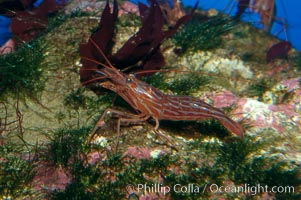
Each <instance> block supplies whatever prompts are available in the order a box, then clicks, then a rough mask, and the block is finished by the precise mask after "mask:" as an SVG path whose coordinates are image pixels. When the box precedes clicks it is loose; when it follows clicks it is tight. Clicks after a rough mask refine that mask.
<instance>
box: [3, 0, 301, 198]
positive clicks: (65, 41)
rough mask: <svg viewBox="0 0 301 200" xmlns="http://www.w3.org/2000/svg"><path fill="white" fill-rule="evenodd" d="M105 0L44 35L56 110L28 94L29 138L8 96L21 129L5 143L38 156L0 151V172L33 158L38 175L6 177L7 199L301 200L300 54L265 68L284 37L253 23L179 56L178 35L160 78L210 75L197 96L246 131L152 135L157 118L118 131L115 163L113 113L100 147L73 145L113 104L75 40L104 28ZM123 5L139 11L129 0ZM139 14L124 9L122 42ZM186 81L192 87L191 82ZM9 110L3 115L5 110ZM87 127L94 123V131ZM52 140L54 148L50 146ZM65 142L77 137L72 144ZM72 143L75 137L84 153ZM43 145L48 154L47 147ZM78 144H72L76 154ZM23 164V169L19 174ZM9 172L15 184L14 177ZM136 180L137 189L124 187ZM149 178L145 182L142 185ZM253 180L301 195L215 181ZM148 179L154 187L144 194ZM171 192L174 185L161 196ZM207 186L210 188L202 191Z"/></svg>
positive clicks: (184, 126)
mask: <svg viewBox="0 0 301 200" xmlns="http://www.w3.org/2000/svg"><path fill="white" fill-rule="evenodd" d="M103 5H104V2H93V1H89V2H86V1H84V2H81V3H80V4H79V3H78V2H77V1H74V2H71V3H70V4H69V5H68V6H67V7H66V8H65V9H64V10H62V11H61V12H60V13H59V14H60V15H67V14H68V13H70V12H71V11H72V10H74V9H75V8H76V9H77V10H83V11H85V12H87V11H89V12H95V14H93V16H92V15H87V16H85V15H78V16H75V17H71V18H68V19H67V20H66V21H65V22H63V23H62V24H61V25H59V26H57V27H55V28H53V30H51V31H49V32H47V33H45V34H44V35H42V36H41V38H39V39H40V40H41V41H43V46H44V50H43V51H44V52H43V55H44V56H45V59H44V60H43V62H42V64H41V65H42V68H43V75H42V76H43V79H44V80H45V89H44V90H43V91H41V93H40V94H39V95H38V100H39V102H40V104H42V105H44V106H46V107H47V108H48V109H45V108H43V107H42V106H41V105H39V104H37V103H36V102H34V101H33V100H31V99H30V98H28V99H26V100H25V101H24V100H22V101H20V102H19V110H20V112H21V113H22V116H23V120H22V123H21V124H22V128H23V138H22V141H21V140H20V138H19V137H17V135H18V134H19V132H18V129H17V130H13V129H15V127H18V125H19V124H18V123H15V122H14V121H15V120H16V119H17V116H16V112H15V111H16V109H15V108H16V99H13V98H10V97H7V99H6V102H5V105H6V106H7V112H8V113H7V116H8V118H7V120H8V121H9V122H12V123H10V124H9V125H8V127H6V128H7V129H8V130H12V131H3V132H1V134H2V137H3V139H2V140H3V142H4V144H3V145H4V146H5V145H11V144H12V143H11V142H13V144H14V145H20V146H22V145H24V141H25V142H26V144H27V145H26V146H27V147H28V148H29V149H30V152H31V155H34V154H37V155H39V156H36V157H35V159H32V160H31V159H29V158H28V156H26V153H24V152H23V151H22V153H20V152H14V151H12V152H11V153H7V154H6V155H5V156H3V155H2V154H1V155H2V156H3V158H1V165H2V167H1V169H0V170H1V173H0V176H2V174H5V173H8V174H10V173H11V172H10V171H9V170H7V168H6V167H5V166H6V165H5V164H7V163H8V162H9V161H10V160H9V159H8V157H7V155H9V156H10V158H12V157H14V156H16V157H17V158H19V159H20V158H21V160H24V159H25V160H26V159H28V162H29V163H34V167H33V171H34V172H37V173H36V175H34V176H33V177H32V179H30V181H24V182H20V183H19V185H17V186H15V187H16V188H18V189H17V191H15V190H14V187H12V186H8V184H7V183H1V184H2V185H1V187H2V186H3V187H2V188H4V189H1V187H0V189H1V191H2V193H3V194H2V198H4V199H8V198H9V197H11V198H12V199H15V198H17V199H18V198H19V199H35V198H40V199H51V198H53V199H68V198H69V199H82V198H86V199H102V198H103V199H108V196H109V195H111V196H112V199H138V198H139V199H273V198H276V199H298V198H299V197H300V196H298V194H299V195H300V193H298V192H300V173H299V172H300V164H301V149H300V148H301V141H300V132H301V86H300V78H301V76H300V74H301V71H300V70H301V66H300V61H299V62H298V59H297V56H298V53H297V52H296V51H295V50H292V52H291V53H290V55H289V58H288V59H287V60H286V59H279V60H275V61H274V62H272V63H269V64H267V63H266V60H265V56H266V53H267V50H268V49H269V48H270V47H271V46H272V45H273V44H275V43H277V42H278V40H277V39H276V38H274V37H272V36H269V35H268V34H267V33H265V32H263V31H261V30H258V29H255V28H253V27H252V26H250V25H248V24H245V23H242V24H239V25H237V26H235V28H233V30H231V32H229V33H227V34H224V35H223V36H222V43H221V44H220V45H218V46H217V47H216V48H214V49H211V50H206V51H205V50H187V51H186V52H185V53H182V54H177V53H175V51H174V49H175V48H178V47H176V46H175V44H174V43H173V40H171V39H169V40H166V41H165V42H164V43H163V44H162V46H161V48H162V49H163V50H162V52H163V55H164V57H165V60H166V66H167V68H172V69H173V70H172V71H171V72H167V73H166V72H164V73H161V72H158V73H159V74H160V73H161V74H160V75H155V77H157V78H158V77H160V78H161V79H159V80H160V81H161V83H160V84H162V85H164V84H167V85H169V86H170V85H172V84H176V83H177V82H178V83H181V81H182V80H185V81H186V82H184V81H183V82H182V84H189V83H187V80H189V81H191V84H192V83H194V82H195V80H194V79H192V78H191V77H192V76H191V75H195V74H199V75H200V76H206V77H209V79H210V81H208V82H207V83H206V84H204V85H200V86H199V87H197V86H196V87H197V88H196V89H193V90H190V91H188V95H189V96H194V97H197V98H200V99H201V100H204V101H205V102H207V103H209V104H211V105H213V106H214V107H217V108H220V109H222V110H224V111H225V112H226V113H227V115H228V116H230V117H231V118H232V119H233V120H235V121H240V122H241V124H243V126H244V127H245V135H244V138H238V137H236V136H235V135H233V134H231V133H228V134H225V130H223V129H222V128H220V126H218V125H216V124H217V123H216V122H208V123H199V122H168V121H167V122H163V123H162V124H161V126H160V129H159V132H160V134H159V135H158V134H155V133H154V131H153V126H154V122H153V121H152V120H150V121H148V122H147V123H142V124H139V125H134V126H122V127H121V136H120V138H119V140H118V141H119V145H118V149H117V155H119V157H118V156H117V157H118V158H119V160H118V162H116V163H115V164H114V162H113V161H112V160H113V159H112V158H114V155H115V144H116V138H117V134H116V120H115V119H112V118H110V117H107V118H106V124H105V125H104V127H102V128H101V129H100V130H98V132H97V136H96V137H95V138H94V139H93V140H92V141H90V142H91V143H92V144H93V145H92V147H91V146H89V145H87V146H88V147H87V146H85V145H86V142H87V140H88V139H87V138H86V139H85V138H84V139H82V140H81V142H83V143H82V144H78V143H76V144H73V143H72V142H73V141H74V139H72V137H74V135H72V134H73V133H74V132H76V131H74V130H77V132H76V133H78V131H79V132H80V131H83V132H89V130H92V128H93V126H94V124H95V122H96V120H97V119H98V117H99V116H100V115H101V114H102V112H103V111H104V109H105V108H107V107H110V106H111V105H110V104H111V103H112V102H110V101H104V100H103V99H106V97H103V96H100V97H98V96H97V95H96V94H94V93H93V92H92V91H90V90H89V89H85V88H83V87H82V86H81V85H80V82H79V68H80V66H81V64H80V55H79V52H78V44H79V43H80V42H83V41H87V38H88V37H89V35H90V33H91V31H92V30H93V29H94V30H95V27H97V22H98V20H99V16H100V14H101V9H102V7H103ZM87 6H88V7H87ZM131 6H132V5H131ZM124 8H125V9H127V8H131V9H132V10H135V7H130V5H127V4H124ZM132 10H131V11H132ZM131 17H133V16H130V17H129V16H128V14H127V13H126V12H125V14H123V15H121V16H120V18H122V20H120V23H119V24H118V28H117V30H118V32H117V35H118V37H117V38H116V47H114V50H116V49H118V47H120V46H121V45H122V44H123V43H124V42H125V41H126V40H127V39H128V38H129V37H130V36H131V35H133V34H134V33H135V32H136V31H137V30H138V27H137V26H136V25H135V23H134V22H132V21H131V19H132V18H131ZM133 21H134V20H133ZM299 56H300V55H299ZM299 59H300V58H299ZM150 79H151V78H150ZM252 85H253V86H254V85H255V86H259V87H260V86H262V85H265V89H264V91H263V92H262V93H258V92H257V91H256V89H254V88H256V87H253V89H250V86H252ZM178 87H179V88H180V89H181V88H184V90H185V87H184V86H183V87H182V86H181V85H180V86H178ZM188 88H189V87H188ZM176 89H177V88H173V89H172V90H171V89H168V88H166V87H165V88H163V87H162V89H161V90H162V91H163V92H164V93H166V94H174V95H176V94H177V90H176ZM182 92H183V91H182ZM258 94H259V95H258ZM107 99H109V100H112V101H113V100H114V95H112V94H110V95H109V96H108V97H107ZM119 101H120V100H119ZM114 108H115V109H121V110H123V111H125V112H132V111H131V110H130V107H129V106H128V105H125V104H124V103H122V102H121V103H119V104H118V100H117V106H114ZM3 110H4V109H3ZM3 110H2V111H3ZM2 111H1V115H2V118H1V119H3V116H4V115H5V114H6V113H5V112H2ZM82 127H88V128H87V129H88V131H87V130H86V129H81V128H82ZM61 129H64V130H65V131H66V135H65V136H63V135H60V136H58V137H56V134H57V132H59V131H58V130H61ZM68 130H73V132H72V131H69V132H68ZM220 132H221V133H220ZM70 133H72V134H70ZM82 135H84V133H83V134H82ZM49 138H52V140H51V139H49ZM69 138H70V139H69ZM55 140H57V141H56V142H57V146H54V145H53V143H54V141H55ZM68 141H70V143H72V144H70V145H68ZM63 142H66V143H63ZM51 145H52V146H51ZM64 145H65V146H64ZM72 145H73V146H74V145H75V150H74V149H73V146H72ZM76 145H78V146H76ZM53 146H54V147H53ZM83 146H85V147H83ZM34 147H38V148H34ZM56 148H58V149H59V148H60V149H59V150H57V149H56ZM3 149H5V147H3ZM25 149H26V148H25ZM39 149H43V150H41V151H43V152H44V153H45V152H46V153H45V154H43V153H39ZM49 149H50V150H49ZM70 149H72V152H70V151H69V152H68V150H70ZM64 150H66V152H65V153H64ZM26 151H28V149H26ZM62 152H63V153H62ZM2 153H3V151H2ZM60 153H61V154H60ZM69 153H70V154H71V155H69ZM64 154H66V155H68V156H66V157H67V160H64V159H59V157H60V156H63V157H64ZM43 155H44V156H45V157H46V159H43ZM45 157H44V158H45ZM54 157H55V158H56V159H54ZM62 160H63V161H62ZM55 161H56V162H55ZM75 163H80V164H78V165H77V166H80V167H75ZM50 169H51V170H50ZM12 171H14V170H12ZM21 171H22V170H21ZM19 172H20V170H19V171H18V170H15V171H14V173H16V174H18V173H19ZM20 173H21V172H20ZM17 176H18V177H23V176H21V175H17ZM11 177H12V178H11V180H14V179H13V178H14V176H12V175H11ZM92 177H93V180H92ZM128 184H131V185H132V186H133V187H131V188H130V189H129V188H127V187H126V186H127V185H128ZM140 184H142V185H144V184H146V185H144V188H143V189H141V190H140V189H138V185H140ZM176 184H178V186H183V187H184V189H183V190H185V186H187V187H189V186H188V185H189V184H194V185H195V187H194V189H195V191H190V192H183V191H182V192H177V191H178V190H177V189H179V188H177V187H178V186H177V187H174V186H175V185H176ZM245 184H247V185H248V186H250V187H251V186H258V185H262V186H265V185H267V186H268V188H269V189H271V188H272V187H273V186H277V187H282V188H285V187H286V186H293V187H294V193H292V192H291V193H289V192H286V193H285V192H283V193H280V192H279V193H275V192H271V191H270V192H266V191H264V192H263V191H261V192H258V194H257V193H256V192H255V193H256V194H255V195H254V192H253V193H252V194H251V193H250V192H249V193H248V192H247V193H244V192H233V191H232V192H225V191H220V192H217V191H211V190H210V188H209V187H208V188H207V186H211V185H213V186H215V185H219V186H229V187H231V188H235V187H237V186H244V185H245ZM145 186H149V188H152V189H154V190H153V191H151V190H144V189H145ZM156 186H158V187H157V188H156ZM66 187H67V189H66ZM72 187H74V188H75V189H74V191H73V190H72ZM8 188H10V189H8ZM166 188H170V189H171V190H173V191H170V192H169V193H167V194H163V192H162V191H165V189H166ZM198 188H199V189H200V190H203V189H204V191H202V192H200V191H196V189H198ZM156 189H158V190H160V191H158V190H156ZM192 190H193V189H192ZM51 194H53V195H52V196H51ZM64 195H65V196H64ZM85 195H86V196H85ZM106 195H107V196H106ZM0 196H1V195H0ZM67 197H68V198H67Z"/></svg>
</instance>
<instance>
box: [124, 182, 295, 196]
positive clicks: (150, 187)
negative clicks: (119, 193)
mask: <svg viewBox="0 0 301 200" xmlns="http://www.w3.org/2000/svg"><path fill="white" fill-rule="evenodd" d="M126 190H127V191H128V194H134V193H135V194H147V193H156V194H161V195H162V194H163V195H166V194H168V193H170V192H175V193H199V194H201V193H205V192H208V193H214V194H219V193H220V194H222V193H245V194H249V195H256V194H259V193H266V192H269V193H294V192H295V188H294V186H272V187H269V186H267V185H260V184H257V185H254V186H251V185H249V184H244V185H240V186H236V185H217V184H205V185H203V186H200V185H197V184H187V185H181V184H175V185H173V186H167V185H163V184H146V183H145V184H137V185H135V186H134V185H131V184H129V185H127V187H126Z"/></svg>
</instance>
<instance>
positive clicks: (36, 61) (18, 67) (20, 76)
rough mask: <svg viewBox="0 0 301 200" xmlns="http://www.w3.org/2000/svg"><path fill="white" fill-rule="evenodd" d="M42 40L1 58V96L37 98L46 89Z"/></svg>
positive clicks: (25, 45)
mask: <svg viewBox="0 0 301 200" xmlns="http://www.w3.org/2000/svg"><path fill="white" fill-rule="evenodd" d="M44 49H45V47H44V46H43V45H42V40H39V39H37V40H34V41H32V42H30V43H28V44H24V45H23V46H21V47H20V48H18V49H17V50H16V52H13V53H9V54H6V55H2V56H1V57H0V96H1V98H5V97H6V96H8V95H13V96H14V95H16V94H17V95H20V96H23V97H24V96H37V94H38V93H39V92H41V91H42V90H43V88H44V84H43V81H44V79H43V78H42V74H43V59H44V55H43V50H44Z"/></svg>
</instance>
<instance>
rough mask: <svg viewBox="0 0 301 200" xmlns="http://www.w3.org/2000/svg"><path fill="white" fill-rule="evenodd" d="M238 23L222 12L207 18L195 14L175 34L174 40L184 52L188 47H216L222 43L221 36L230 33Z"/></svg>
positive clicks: (197, 48)
mask: <svg viewBox="0 0 301 200" xmlns="http://www.w3.org/2000/svg"><path fill="white" fill-rule="evenodd" d="M236 25H237V22H235V21H233V20H232V19H230V18H228V17H226V16H224V15H221V14H219V15H217V16H213V17H208V18H206V17H205V19H204V17H202V16H198V15H196V14H195V16H193V18H192V19H191V20H190V21H188V22H187V23H186V24H184V25H183V27H182V29H181V30H180V31H179V32H178V33H176V34H175V35H174V36H173V41H174V43H175V44H176V45H177V46H179V47H181V49H182V50H181V51H182V52H185V51H186V50H188V49H190V50H191V51H197V50H210V49H214V48H217V47H218V46H219V45H220V44H221V43H222V38H221V36H222V35H224V34H226V33H229V32H230V31H231V30H232V29H233V28H235V26H236Z"/></svg>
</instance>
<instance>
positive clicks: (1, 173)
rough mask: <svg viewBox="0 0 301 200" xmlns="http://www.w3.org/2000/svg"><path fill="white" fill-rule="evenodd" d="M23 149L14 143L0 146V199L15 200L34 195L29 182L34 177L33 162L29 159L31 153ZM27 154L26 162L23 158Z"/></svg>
mask: <svg viewBox="0 0 301 200" xmlns="http://www.w3.org/2000/svg"><path fill="white" fill-rule="evenodd" d="M23 148H24V146H21V145H20V144H14V143H9V144H6V145H3V146H0V158H1V159H0V198H3V199H5V198H7V199H16V198H19V197H22V198H24V197H30V196H32V195H33V194H34V191H33V190H32V188H31V181H32V179H33V177H34V175H35V171H34V166H35V162H34V161H33V158H30V155H31V153H30V152H28V151H24V149H23ZM28 153H29V157H28V159H29V160H26V159H24V158H23V156H24V155H25V154H28ZM33 155H34V154H33ZM33 155H31V156H33ZM30 159H31V160H30Z"/></svg>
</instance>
